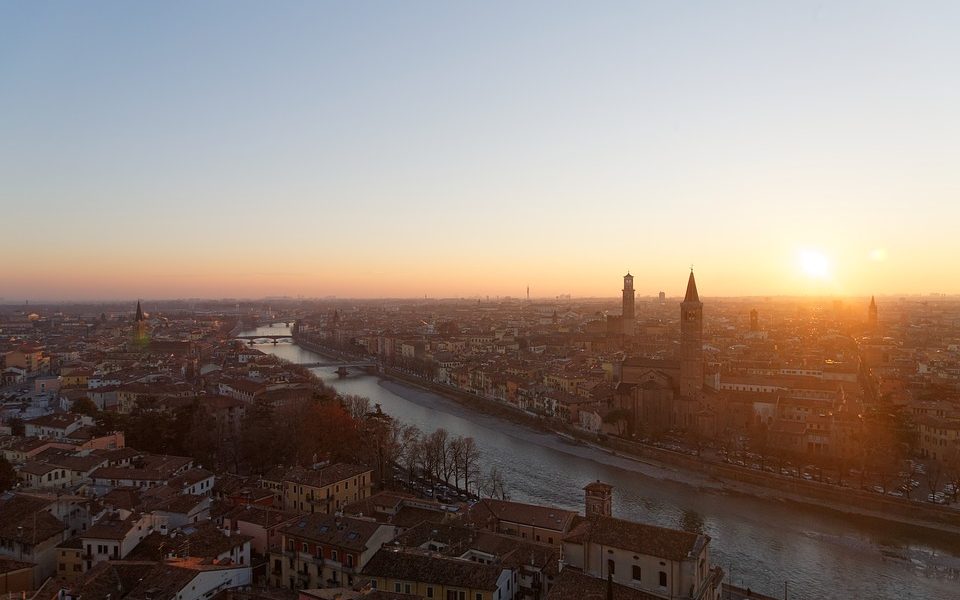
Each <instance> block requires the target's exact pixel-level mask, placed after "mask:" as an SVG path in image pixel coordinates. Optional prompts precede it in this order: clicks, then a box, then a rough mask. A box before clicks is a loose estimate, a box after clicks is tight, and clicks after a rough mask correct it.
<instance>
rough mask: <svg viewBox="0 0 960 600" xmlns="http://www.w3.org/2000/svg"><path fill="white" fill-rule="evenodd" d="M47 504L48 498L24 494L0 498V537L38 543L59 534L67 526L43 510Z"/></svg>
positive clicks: (48, 502)
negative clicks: (5, 498)
mask: <svg viewBox="0 0 960 600" xmlns="http://www.w3.org/2000/svg"><path fill="white" fill-rule="evenodd" d="M49 504H50V501H48V500H44V499H42V498H34V497H32V496H28V495H24V494H16V495H15V496H13V497H12V498H9V499H7V500H0V538H5V539H8V540H16V539H23V540H30V541H31V542H32V541H33V540H36V541H37V542H38V543H39V542H41V541H43V540H46V539H49V538H51V537H53V536H55V535H59V534H61V533H62V532H63V531H64V530H66V528H67V527H66V525H64V524H63V522H61V521H60V519H58V518H56V517H54V516H53V515H51V514H50V513H48V512H47V511H46V510H45V509H46V507H47V506H49Z"/></svg>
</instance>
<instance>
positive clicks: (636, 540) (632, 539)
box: [563, 516, 710, 561]
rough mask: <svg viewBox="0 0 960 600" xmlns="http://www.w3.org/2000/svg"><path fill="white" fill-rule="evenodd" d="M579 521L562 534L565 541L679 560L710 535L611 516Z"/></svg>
mask: <svg viewBox="0 0 960 600" xmlns="http://www.w3.org/2000/svg"><path fill="white" fill-rule="evenodd" d="M578 521H579V522H578V523H577V524H576V525H575V526H574V528H573V529H572V530H571V531H570V533H569V534H567V535H566V536H564V538H563V541H564V543H573V544H585V543H594V544H602V545H604V546H609V547H612V548H621V549H623V550H628V551H630V552H636V553H638V554H646V555H647V556H655V557H659V558H666V559H669V560H677V561H679V560H683V559H685V558H687V557H688V556H690V555H691V554H693V553H695V552H696V551H697V550H698V549H699V547H700V545H701V544H705V543H706V542H708V541H709V540H710V538H709V537H707V536H704V535H700V534H696V533H690V532H687V531H680V530H677V529H667V528H666V527H657V526H656V525H648V524H646V523H636V522H634V521H627V520H624V519H617V518H614V517H603V516H601V517H590V518H580V519H578Z"/></svg>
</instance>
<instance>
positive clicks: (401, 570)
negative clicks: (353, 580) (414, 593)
mask: <svg viewBox="0 0 960 600" xmlns="http://www.w3.org/2000/svg"><path fill="white" fill-rule="evenodd" d="M502 571H503V568H502V567H499V566H495V565H485V564H482V563H477V562H472V561H469V560H462V559H459V558H445V557H440V556H436V555H428V554H423V553H411V552H398V551H394V550H387V549H381V550H379V551H378V552H377V553H376V554H374V555H373V557H372V558H370V560H369V561H368V562H367V565H366V566H365V567H364V568H363V574H364V575H367V576H371V577H386V578H390V579H400V580H403V581H414V582H425V583H433V584H437V585H443V586H455V587H463V588H470V589H474V590H490V591H492V590H496V589H497V579H498V578H499V577H500V573H501V572H502Z"/></svg>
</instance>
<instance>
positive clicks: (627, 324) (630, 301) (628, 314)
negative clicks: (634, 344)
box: [623, 271, 636, 335]
mask: <svg viewBox="0 0 960 600" xmlns="http://www.w3.org/2000/svg"><path fill="white" fill-rule="evenodd" d="M635 300H636V296H635V292H634V290H633V275H631V274H630V272H629V271H628V272H627V274H626V275H624V276H623V333H625V334H627V335H632V334H633V326H634V322H635V321H634V319H635V316H636V312H635Z"/></svg>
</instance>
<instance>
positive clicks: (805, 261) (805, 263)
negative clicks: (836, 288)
mask: <svg viewBox="0 0 960 600" xmlns="http://www.w3.org/2000/svg"><path fill="white" fill-rule="evenodd" d="M799 263H800V270H801V271H803V274H804V275H806V276H807V277H809V278H810V279H826V278H828V277H829V276H830V260H829V259H828V258H827V257H826V255H824V254H823V253H822V252H818V251H816V250H801V251H800V255H799Z"/></svg>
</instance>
